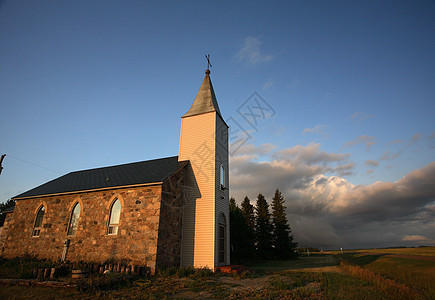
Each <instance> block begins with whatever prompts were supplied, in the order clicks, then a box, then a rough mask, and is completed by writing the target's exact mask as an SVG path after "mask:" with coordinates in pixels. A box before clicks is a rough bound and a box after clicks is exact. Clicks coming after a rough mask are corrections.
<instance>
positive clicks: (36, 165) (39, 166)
mask: <svg viewBox="0 0 435 300" xmlns="http://www.w3.org/2000/svg"><path fill="white" fill-rule="evenodd" d="M8 157H10V158H13V159H16V160H19V161H21V162H25V163H27V164H30V165H33V166H35V167H38V168H42V169H45V170H48V171H51V172H54V173H57V174H62V173H61V172H59V171H56V170H53V169H50V168H47V167H44V166H41V165H38V164H35V163H32V162H30V161H27V160H24V159H21V158H18V157H13V156H11V155H9V154H8Z"/></svg>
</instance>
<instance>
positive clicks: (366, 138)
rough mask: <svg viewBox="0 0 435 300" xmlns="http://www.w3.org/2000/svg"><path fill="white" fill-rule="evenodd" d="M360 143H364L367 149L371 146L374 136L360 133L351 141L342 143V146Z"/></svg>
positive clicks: (373, 142)
mask: <svg viewBox="0 0 435 300" xmlns="http://www.w3.org/2000/svg"><path fill="white" fill-rule="evenodd" d="M360 144H364V145H365V146H366V148H367V150H368V149H370V148H371V146H373V145H374V144H375V137H373V136H368V135H361V136H359V137H357V138H356V139H355V140H353V141H350V142H346V143H344V146H345V147H352V146H356V145H360Z"/></svg>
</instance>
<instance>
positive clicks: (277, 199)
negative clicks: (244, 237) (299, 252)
mask: <svg viewBox="0 0 435 300" xmlns="http://www.w3.org/2000/svg"><path fill="white" fill-rule="evenodd" d="M285 209H286V207H285V206H284V197H283V196H282V194H281V192H280V191H279V190H278V189H276V191H275V196H274V197H273V199H272V223H273V228H274V231H273V247H274V254H275V257H277V258H280V259H285V258H289V257H291V256H294V255H295V252H294V248H296V246H297V243H294V242H293V236H292V235H290V233H291V230H290V226H289V225H288V220H287V216H286V214H285Z"/></svg>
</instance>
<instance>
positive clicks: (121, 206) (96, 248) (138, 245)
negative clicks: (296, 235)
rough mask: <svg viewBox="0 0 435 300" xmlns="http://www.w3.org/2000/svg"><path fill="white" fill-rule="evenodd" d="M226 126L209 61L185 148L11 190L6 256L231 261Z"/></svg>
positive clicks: (155, 265)
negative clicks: (14, 192) (12, 203)
mask: <svg viewBox="0 0 435 300" xmlns="http://www.w3.org/2000/svg"><path fill="white" fill-rule="evenodd" d="M228 167H229V166H228V125H227V124H226V123H225V121H224V119H223V117H222V115H221V112H220V110H219V105H218V102H217V100H216V95H215V93H214V90H213V86H212V83H211V80H210V70H209V69H207V70H206V72H205V78H204V80H203V82H202V84H201V86H200V89H199V91H198V94H197V95H196V98H195V99H194V101H193V104H192V106H191V107H190V109H189V110H188V111H187V113H186V114H184V115H183V116H182V117H181V133H180V146H179V152H178V156H173V157H166V158H159V159H154V160H148V161H141V162H135V163H129V164H123V165H116V166H109V167H103V168H97V169H90V170H83V171H76V172H71V173H68V174H66V175H64V176H61V177H59V178H57V179H54V180H52V181H49V182H47V183H45V184H42V185H40V186H38V187H35V188H33V189H31V190H29V191H27V192H24V193H22V194H20V195H18V196H15V197H13V198H12V199H13V200H16V205H15V208H14V210H13V212H12V213H9V214H7V218H6V221H5V225H4V229H3V233H2V236H1V239H2V240H3V247H2V249H1V251H2V252H1V255H2V256H3V257H6V258H12V257H17V256H21V255H26V254H30V255H33V256H36V257H38V258H47V259H51V260H54V261H58V260H68V261H71V262H92V263H103V262H106V261H112V262H123V263H128V264H134V265H143V266H147V267H149V268H150V269H151V272H152V273H154V272H155V270H156V269H159V268H166V267H172V266H175V267H178V266H193V267H208V268H210V269H212V270H213V269H214V268H216V267H218V266H224V265H229V264H230V236H229V234H230V230H229V226H230V223H229V207H228V197H229V190H228V186H229V185H228V184H229V178H228V174H229V170H228Z"/></svg>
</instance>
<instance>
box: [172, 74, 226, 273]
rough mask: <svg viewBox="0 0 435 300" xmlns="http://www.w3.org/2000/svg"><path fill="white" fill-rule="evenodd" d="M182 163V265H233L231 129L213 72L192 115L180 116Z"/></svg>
mask: <svg viewBox="0 0 435 300" xmlns="http://www.w3.org/2000/svg"><path fill="white" fill-rule="evenodd" d="M178 160H179V161H187V160H188V161H189V162H190V170H189V172H187V174H186V180H185V189H184V191H185V204H184V210H183V239H182V250H181V266H194V267H198V268H199V267H208V268H210V269H212V270H213V269H214V268H215V267H217V266H223V265H229V264H230V222H229V221H230V220H229V204H228V201H229V191H228V183H229V180H228V179H229V178H228V125H227V124H226V123H225V121H224V119H223V118H222V115H221V113H220V110H219V105H218V103H217V100H216V96H215V93H214V90H213V86H212V84H211V80H210V70H209V69H207V70H206V72H205V78H204V81H203V82H202V84H201V87H200V89H199V92H198V94H197V95H196V98H195V100H194V101H193V104H192V107H191V108H190V109H189V111H188V112H187V113H186V114H185V115H184V116H182V117H181V135H180V151H179V156H178Z"/></svg>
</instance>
